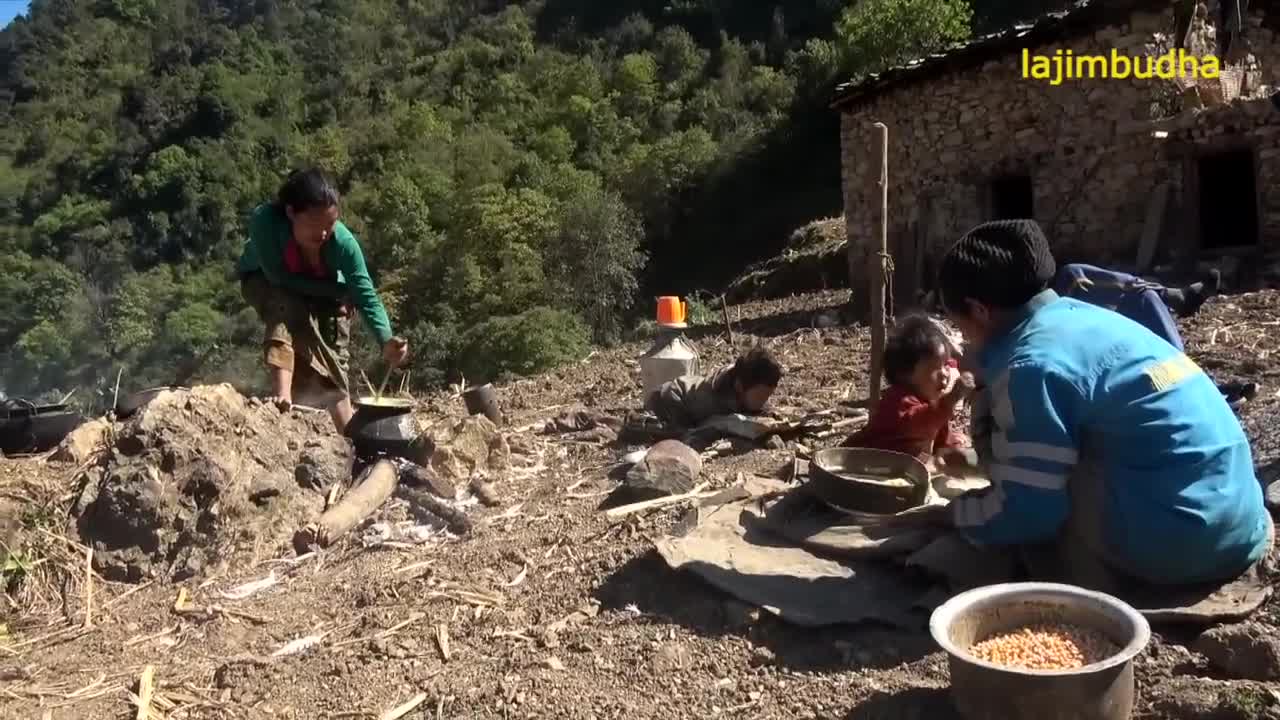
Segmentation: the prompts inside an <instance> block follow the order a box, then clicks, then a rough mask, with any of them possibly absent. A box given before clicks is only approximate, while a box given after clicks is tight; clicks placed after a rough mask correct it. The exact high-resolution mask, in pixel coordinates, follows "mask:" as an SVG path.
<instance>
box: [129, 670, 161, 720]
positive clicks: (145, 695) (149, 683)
mask: <svg viewBox="0 0 1280 720" xmlns="http://www.w3.org/2000/svg"><path fill="white" fill-rule="evenodd" d="M155 676H156V669H155V666H153V665H148V666H146V667H145V668H143V669H142V677H140V678H138V713H137V715H135V716H134V720H149V716H150V714H151V696H152V695H153V694H154V693H155V679H156V678H155Z"/></svg>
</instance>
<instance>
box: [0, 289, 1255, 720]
mask: <svg viewBox="0 0 1280 720" xmlns="http://www.w3.org/2000/svg"><path fill="white" fill-rule="evenodd" d="M844 295H845V294H844V293H841V292H831V293H818V294H813V295H806V296H799V297H793V298H788V299H785V300H776V301H768V302H760V303H753V304H749V305H741V306H737V307H732V308H731V309H730V314H731V315H732V316H733V317H734V331H735V334H736V337H737V341H738V343H739V344H740V345H743V346H745V344H746V343H747V342H753V341H759V342H764V343H767V344H768V345H770V346H771V347H772V348H773V349H774V350H775V352H777V353H778V354H779V356H780V357H781V359H782V360H783V362H784V363H785V364H786V366H787V370H788V375H787V378H786V380H785V381H784V384H783V386H782V388H781V389H780V392H779V396H778V398H777V401H776V402H777V404H776V407H775V410H776V411H778V412H779V413H782V414H787V415H800V414H803V413H805V412H808V411H816V410H823V409H828V408H831V407H834V406H835V405H836V404H837V403H839V402H840V401H842V400H845V399H848V398H852V397H858V396H860V395H861V394H862V393H864V392H865V372H866V370H865V369H866V361H867V350H868V344H869V340H868V334H867V332H866V330H865V329H863V328H858V327H843V326H838V325H835V321H834V320H833V318H836V317H838V313H836V312H835V310H836V309H837V308H838V306H839V305H840V303H841V302H842V301H843V299H844ZM1278 311H1280V294H1277V293H1272V292H1268V293H1262V294H1254V295H1244V296H1236V297H1226V298H1220V299H1216V300H1214V301H1212V302H1211V303H1210V304H1209V305H1208V306H1206V308H1205V309H1204V310H1203V311H1202V313H1201V314H1200V315H1199V316H1198V317H1196V318H1194V319H1193V320H1191V321H1189V322H1188V323H1186V325H1185V332H1186V334H1187V340H1188V345H1189V347H1190V351H1191V353H1192V354H1193V355H1194V356H1195V357H1196V359H1197V360H1198V361H1199V362H1200V363H1201V364H1202V365H1203V366H1204V367H1205V368H1206V369H1208V370H1209V371H1210V372H1211V373H1213V374H1214V375H1215V376H1217V377H1220V378H1221V379H1224V380H1225V379H1237V378H1239V379H1250V380H1254V381H1256V382H1258V383H1259V384H1260V386H1261V387H1260V391H1259V394H1258V396H1257V398H1256V399H1255V400H1254V401H1252V402H1250V403H1248V404H1246V405H1245V406H1244V407H1243V408H1242V409H1241V411H1240V412H1241V416H1242V417H1243V419H1244V421H1245V425H1246V427H1247V429H1248V431H1249V434H1250V437H1251V438H1252V440H1253V442H1254V448H1255V452H1256V456H1257V462H1258V465H1259V469H1260V475H1262V476H1264V477H1265V478H1268V479H1274V478H1275V477H1276V476H1277V475H1280V470H1278V469H1277V468H1278V467H1280V461H1278V458H1280V430H1277V428H1280V424H1278V423H1277V419H1278V417H1277V416H1278V415H1280V412H1278V411H1280V398H1278V397H1277V390H1280V370H1277V369H1276V365H1275V358H1274V357H1273V354H1274V353H1275V352H1276V350H1277V349H1278V348H1280V340H1278V339H1277V338H1276V332H1275V327H1276V325H1277V324H1280V315H1278ZM693 338H694V340H695V342H696V343H697V344H698V347H699V349H700V351H701V352H702V355H703V358H704V362H705V363H707V364H715V363H720V362H725V361H728V360H729V359H730V358H731V357H732V356H733V348H731V347H730V346H729V345H728V342H727V341H726V339H725V336H724V334H723V333H722V332H721V330H720V329H719V328H717V327H712V328H706V329H699V330H695V331H694V333H693ZM645 345H646V344H645V343H636V344H632V345H627V346H624V347H620V348H616V349H611V350H606V351H600V352H597V353H595V354H594V355H592V356H591V357H590V358H588V359H586V360H585V361H583V362H582V363H580V364H578V365H576V366H573V367H569V368H565V369H562V370H560V371H558V372H555V373H550V374H548V375H545V376H541V377H537V378H532V379H527V380H521V381H518V382H515V383H512V384H508V385H505V386H501V387H500V388H499V392H500V395H501V397H502V400H503V403H504V406H505V408H506V409H507V411H508V415H509V416H511V421H510V423H509V425H508V426H507V427H506V428H504V436H503V438H502V440H501V441H498V440H495V439H494V438H493V437H491V436H486V435H485V434H484V433H483V432H481V433H479V434H478V435H477V433H476V430H475V428H474V427H472V428H468V427H465V426H463V427H460V426H459V425H458V424H457V423H458V420H460V419H461V417H462V415H463V411H462V403H461V400H460V399H458V398H457V397H453V396H449V395H447V394H441V395H438V396H433V397H429V398H423V399H422V404H421V409H420V411H419V414H418V419H419V421H420V422H421V424H422V425H423V427H424V428H428V427H429V428H434V429H433V436H434V437H436V438H437V442H438V443H441V444H444V445H450V444H451V443H456V444H455V445H454V446H455V447H457V448H459V450H458V452H454V453H451V454H450V455H448V456H446V455H442V456H441V457H442V458H443V459H442V461H441V463H440V467H439V468H436V470H437V475H438V477H439V478H443V480H441V482H440V483H439V485H440V486H442V487H446V488H448V489H450V490H453V491H455V492H456V500H457V501H456V503H455V506H456V507H457V508H459V509H460V511H461V512H465V513H466V514H467V516H468V517H469V518H470V520H471V530H470V532H469V533H466V534H465V535H463V536H461V537H457V538H449V537H447V536H444V535H435V536H433V537H432V538H431V539H430V540H428V541H426V542H421V543H419V542H417V541H408V540H401V541H391V542H386V541H377V537H379V536H378V533H377V532H373V530H372V529H370V528H364V529H361V530H360V531H358V532H353V533H351V534H350V535H349V536H347V537H346V538H344V539H343V540H342V541H340V542H338V543H337V544H336V545H334V546H332V547H330V548H329V549H327V550H324V551H320V552H317V553H314V554H311V555H308V556H304V557H303V558H302V559H298V558H297V557H296V556H295V553H294V552H293V550H292V549H291V545H290V541H289V538H290V537H291V534H292V532H293V531H294V530H296V529H297V527H298V526H299V524H301V523H302V522H305V521H306V520H308V519H311V518H312V517H313V516H314V515H315V514H316V513H318V512H319V511H320V510H321V509H322V508H323V507H324V504H325V497H326V495H327V489H328V488H329V487H331V486H332V485H333V484H334V483H341V482H344V481H345V479H346V478H348V477H349V471H348V469H347V468H346V466H345V463H346V462H347V461H348V457H347V456H346V455H345V452H344V450H343V447H342V445H341V443H340V442H339V441H338V439H337V438H335V437H333V436H332V434H331V431H330V430H329V429H328V427H327V417H326V416H324V415H323V414H318V413H317V414H308V413H305V412H302V411H295V412H294V413H293V414H290V415H283V416H282V415H280V414H279V413H278V411H275V410H274V409H272V408H268V407H263V406H260V405H257V404H255V403H253V402H250V401H245V400H244V399H242V398H240V397H239V396H237V395H235V394H234V393H232V392H230V391H229V389H226V388H202V389H199V390H197V391H193V392H192V393H188V394H176V395H175V396H173V397H170V398H168V399H167V400H165V402H166V403H168V405H167V406H165V407H163V408H159V407H153V408H150V409H149V410H148V411H146V412H144V413H142V414H141V415H139V416H138V417H136V418H133V419H131V420H130V421H129V422H128V423H123V424H118V425H115V426H113V427H112V428H111V429H110V430H109V432H108V433H107V435H106V436H105V437H104V439H103V443H102V445H101V446H99V449H98V451H97V452H95V453H92V454H91V455H90V456H89V457H87V458H84V459H81V460H80V461H79V462H59V461H53V460H51V459H41V458H29V459H8V460H3V461H0V538H4V539H5V542H6V543H7V544H9V545H10V546H11V547H14V548H21V549H22V550H21V552H22V553H23V558H24V561H25V562H26V565H25V566H24V568H23V569H22V570H21V571H20V572H19V571H14V570H6V574H5V580H6V582H7V583H8V584H9V588H8V589H9V590H10V591H11V592H10V594H8V595H4V596H0V597H4V598H5V601H4V602H5V604H4V605H3V606H2V607H3V616H0V622H3V623H4V624H5V626H6V627H5V629H4V632H3V633H0V717H5V718H53V719H55V720H60V719H68V720H70V719H72V718H112V717H130V718H132V717H134V716H135V710H134V709H133V706H132V705H131V702H132V701H131V693H135V692H137V691H138V679H139V677H140V676H141V675H142V674H143V673H144V670H145V669H146V668H147V667H148V666H150V667H151V668H153V672H154V679H155V682H154V688H155V692H154V695H153V699H152V706H153V709H155V710H157V711H159V712H160V713H161V715H155V716H156V717H160V716H163V717H167V718H199V719H214V718H218V719H227V720H230V719H231V718H235V719H236V720H242V719H248V718H295V719H299V720H300V719H303V718H307V719H311V718H339V717H342V718H379V717H384V715H383V713H387V712H388V711H392V710H394V709H395V708H397V707H398V706H401V705H402V704H405V703H407V702H409V703H413V702H416V703H417V704H416V705H413V708H412V709H411V710H410V711H408V712H407V714H404V715H402V716H396V715H394V714H392V715H388V716H387V717H404V718H410V719H412V720H418V719H419V718H449V717H453V718H512V717H516V718H584V719H586V718H595V719H599V720H603V719H604V718H628V720H631V719H634V718H664V719H666V718H708V717H720V716H723V717H753V718H840V719H852V718H929V719H930V720H934V719H942V718H949V717H953V714H952V710H951V709H950V704H949V701H948V696H947V692H946V688H947V683H948V676H947V670H946V662H945V658H944V657H942V656H941V655H940V654H939V653H937V652H936V651H935V648H934V646H933V644H932V642H931V641H930V640H929V639H928V637H927V636H926V635H924V634H923V633H919V632H914V633H909V632H901V631H893V630H887V629H883V628H877V627H850V628H841V629H837V630H831V629H826V630H821V631H807V630H801V629H797V628H795V627H791V626H788V625H785V624H782V623H780V622H778V621H776V620H774V619H772V618H771V617H769V616H768V615H767V614H764V615H762V614H761V613H760V612H759V611H757V610H755V609H753V608H749V607H746V606H743V605H741V604H739V603H736V602H733V601H730V600H727V599H726V598H725V597H723V596H722V595H720V594H719V593H717V592H715V591H713V590H711V589H709V588H708V587H706V586H705V585H703V584H702V583H700V582H699V581H696V580H694V579H691V578H690V577H688V576H686V575H683V574H680V573H676V572H673V571H671V570H670V569H668V568H667V567H666V565H665V564H664V563H663V562H662V561H661V560H660V559H659V558H658V557H657V556H656V554H655V553H654V551H653V541H654V540H655V539H656V538H658V537H661V536H662V535H663V534H664V533H666V532H667V531H668V530H669V529H670V528H671V527H672V525H673V523H674V522H676V519H677V518H678V516H679V514H680V513H679V512H678V511H677V510H674V509H665V510H657V511H653V512H650V513H643V514H636V515H631V516H628V517H626V518H624V519H623V520H620V521H615V522H610V521H609V520H608V519H606V517H605V516H604V514H603V513H602V512H601V511H600V506H601V504H602V503H604V502H605V501H606V500H607V499H608V495H609V493H610V492H611V491H612V490H613V489H614V488H615V486H616V485H617V484H618V482H619V480H621V479H622V478H620V477H617V473H613V472H612V471H613V470H614V469H615V466H616V461H617V459H618V457H620V456H621V455H622V454H623V453H625V452H627V451H628V450H631V449H635V448H636V447H638V446H628V445H625V444H624V445H621V446H618V445H616V444H614V443H613V442H612V439H613V437H614V435H615V433H616V425H608V424H606V425H603V426H601V427H594V428H584V429H583V430H581V431H578V430H574V431H571V432H556V433H552V434H548V433H545V432H544V431H543V428H544V426H545V425H546V423H547V422H548V421H549V420H551V419H553V418H555V417H556V416H558V415H560V414H562V413H564V412H567V411H572V410H575V409H590V410H592V411H595V412H598V413H603V414H605V415H608V416H611V417H621V416H622V415H623V414H625V411H626V410H627V409H630V408H633V407H635V406H637V405H638V404H639V397H638V396H639V370H638V367H637V365H636V359H637V358H638V357H639V355H640V353H641V352H643V350H644V347H645ZM590 424H593V423H590V422H584V423H583V425H590ZM562 429H563V428H562ZM459 438H470V439H467V440H465V441H459ZM831 442H833V443H834V442H835V439H834V438H833V439H832V440H831ZM471 446H474V448H473V450H474V452H470V451H468V450H466V448H467V447H471ZM792 457H793V454H792V448H790V447H785V446H784V447H780V448H779V447H771V448H760V449H754V450H751V451H749V452H742V453H738V454H729V455H727V456H725V457H719V458H716V459H713V460H711V461H710V462H708V463H707V464H706V466H705V467H704V468H703V469H702V476H703V480H704V481H706V480H710V481H711V482H713V483H714V484H716V485H719V486H723V485H727V484H728V483H729V482H730V481H731V480H732V479H733V478H734V477H735V476H736V474H737V473H739V472H748V473H752V472H754V473H759V474H762V475H774V474H776V473H779V472H782V471H783V470H784V468H789V467H790V464H791V462H792ZM477 471H478V477H479V478H480V481H479V482H478V483H471V482H470V481H469V480H470V478H471V476H473V475H477ZM611 475H613V477H611ZM464 476H465V478H464ZM473 485H476V486H477V487H472V486H473ZM446 492H447V491H446ZM481 495H483V496H484V497H481ZM473 498H474V500H473ZM410 517H412V515H411V513H410V512H409V509H407V508H406V507H405V503H404V501H403V500H400V499H397V500H393V501H392V502H391V503H390V504H389V505H388V507H387V508H386V509H384V511H383V512H381V513H380V514H379V516H378V517H376V518H374V519H375V520H377V521H379V522H380V523H381V524H382V525H381V526H380V527H393V526H399V525H401V524H403V523H405V522H407V519H408V518H410ZM371 535H372V536H375V537H374V540H372V541H371V540H369V538H370V537H371ZM380 537H382V538H383V540H385V538H386V534H385V533H384V534H383V535H382V536H380ZM86 546H89V547H92V548H93V564H94V567H95V574H94V577H93V579H92V581H91V582H89V583H86V582H85V567H84V565H85V556H86V552H87V551H86V549H85V547H86ZM19 575H21V577H19ZM249 583H253V584H249ZM90 598H91V607H90V603H87V602H86V599H90ZM86 616H87V617H86ZM86 620H88V622H86ZM1278 623H1280V618H1278V617H1277V612H1276V609H1275V605H1274V604H1271V605H1268V606H1267V607H1266V608H1264V610H1263V611H1262V612H1261V613H1259V614H1258V616H1257V617H1256V618H1254V624H1249V625H1245V626H1240V627H1236V628H1226V629H1219V630H1216V631H1215V634H1213V635H1211V636H1209V637H1204V638H1201V637H1198V636H1197V634H1196V633H1187V632H1186V631H1178V632H1173V631H1165V632H1160V633H1159V636H1158V637H1157V639H1156V640H1155V642H1153V644H1152V646H1151V648H1150V649H1149V650H1148V652H1147V653H1146V654H1144V655H1143V656H1142V657H1141V658H1140V660H1139V663H1138V680H1139V684H1140V695H1141V701H1140V702H1141V707H1140V712H1139V715H1140V716H1141V717H1144V718H1191V717H1198V718H1232V719H1234V718H1240V719H1244V718H1262V717H1276V716H1280V715H1278V714H1277V710H1280V700H1278V699H1277V698H1280V695H1277V693H1278V692H1280V684H1277V683H1276V682H1275V680H1276V678H1277V677H1278V676H1280V667H1277V660H1278V658H1280V653H1278V652H1277V650H1276V648H1275V637H1276V633H1275V630H1274V628H1275V626H1276V625H1277V624H1278ZM1157 630H1158V631H1159V630H1162V629H1160V628H1157Z"/></svg>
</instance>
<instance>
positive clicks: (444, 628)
mask: <svg viewBox="0 0 1280 720" xmlns="http://www.w3.org/2000/svg"><path fill="white" fill-rule="evenodd" d="M436 644H437V645H439V646H440V659H441V660H444V661H445V662H449V660H450V659H451V658H453V651H452V650H451V649H450V648H449V626H448V625H445V624H444V623H440V624H439V625H436Z"/></svg>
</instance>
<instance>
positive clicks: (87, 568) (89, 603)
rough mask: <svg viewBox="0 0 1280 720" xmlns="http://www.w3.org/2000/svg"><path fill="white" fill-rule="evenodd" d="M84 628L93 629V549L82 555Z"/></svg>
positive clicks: (87, 549) (86, 550) (88, 549)
mask: <svg viewBox="0 0 1280 720" xmlns="http://www.w3.org/2000/svg"><path fill="white" fill-rule="evenodd" d="M84 627H85V629H86V630H87V629H89V628H91V627H93V548H86V549H85V553H84Z"/></svg>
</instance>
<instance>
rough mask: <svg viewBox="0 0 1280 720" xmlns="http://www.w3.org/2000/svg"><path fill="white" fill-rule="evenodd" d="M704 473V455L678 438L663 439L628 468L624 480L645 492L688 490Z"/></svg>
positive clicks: (678, 491) (630, 485)
mask: <svg viewBox="0 0 1280 720" xmlns="http://www.w3.org/2000/svg"><path fill="white" fill-rule="evenodd" d="M701 474H702V458H701V457H699V455H698V453H697V452H696V451H695V450H694V449H693V448H691V447H689V446H688V445H685V444H684V443H682V442H680V441H679V440H663V441H662V442H660V443H658V444H657V445H654V446H653V447H652V448H650V449H649V452H648V453H646V454H645V456H644V459H643V460H641V461H640V462H638V463H636V464H635V465H634V466H633V467H632V468H631V469H630V470H628V471H627V477H626V481H625V484H626V486H627V487H628V488H629V489H631V490H633V491H638V492H640V493H642V494H645V495H652V494H656V495H676V494H679V493H685V492H689V491H690V490H691V489H693V484H694V482H695V481H696V480H697V479H698V477H699V476H700V475H701Z"/></svg>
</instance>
